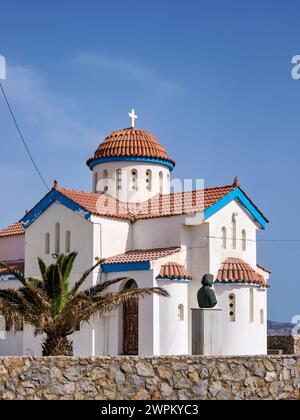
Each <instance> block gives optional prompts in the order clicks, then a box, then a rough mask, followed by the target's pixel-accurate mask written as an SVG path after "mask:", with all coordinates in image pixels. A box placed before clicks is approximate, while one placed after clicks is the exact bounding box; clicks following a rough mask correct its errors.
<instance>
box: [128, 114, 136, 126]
mask: <svg viewBox="0 0 300 420" xmlns="http://www.w3.org/2000/svg"><path fill="white" fill-rule="evenodd" d="M128 115H129V117H130V118H131V127H132V128H134V127H135V120H136V119H137V118H138V116H137V115H136V114H135V111H134V109H132V110H131V112H128Z"/></svg>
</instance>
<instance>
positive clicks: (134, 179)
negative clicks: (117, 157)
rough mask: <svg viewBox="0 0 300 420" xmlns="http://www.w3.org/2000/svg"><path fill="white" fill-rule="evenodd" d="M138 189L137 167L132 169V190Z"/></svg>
mask: <svg viewBox="0 0 300 420" xmlns="http://www.w3.org/2000/svg"><path fill="white" fill-rule="evenodd" d="M137 190H138V171H137V170H136V169H132V171H131V191H137Z"/></svg>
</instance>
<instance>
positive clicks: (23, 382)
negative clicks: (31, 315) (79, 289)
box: [0, 356, 300, 400]
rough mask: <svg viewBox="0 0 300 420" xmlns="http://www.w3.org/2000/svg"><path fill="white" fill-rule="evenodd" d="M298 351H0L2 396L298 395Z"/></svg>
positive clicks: (238, 397) (239, 397)
mask: <svg viewBox="0 0 300 420" xmlns="http://www.w3.org/2000/svg"><path fill="white" fill-rule="evenodd" d="M299 391H300V357H297V356H284V357H281V356H261V357H222V358H221V357H220V358H212V357H201V356H180V357H179V356H178V357H177V356H173V357H172V356H170V357H167V356H164V357H145V358H142V357H126V356H118V357H103V358H75V357H74V358H70V357H53V358H51V357H44V358H42V357H0V399H5V400H13V399H19V400H20V399H21V400H22V399H34V400H39V399H61V400H63V399H69V400H73V399H78V400H79V399H91V400H94V399H99V400H103V399H108V400H110V399H125V400H126V399H179V400H185V399H196V400H202V399H216V400H230V399H236V400H243V399H253V400H256V399H299Z"/></svg>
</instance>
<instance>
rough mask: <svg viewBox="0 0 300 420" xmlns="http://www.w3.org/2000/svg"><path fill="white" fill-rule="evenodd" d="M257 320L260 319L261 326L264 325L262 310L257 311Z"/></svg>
mask: <svg viewBox="0 0 300 420" xmlns="http://www.w3.org/2000/svg"><path fill="white" fill-rule="evenodd" d="M259 319H260V323H261V324H264V322H265V315H264V310H263V309H261V310H260V311H259Z"/></svg>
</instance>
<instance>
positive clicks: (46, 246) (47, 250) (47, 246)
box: [45, 232, 50, 254]
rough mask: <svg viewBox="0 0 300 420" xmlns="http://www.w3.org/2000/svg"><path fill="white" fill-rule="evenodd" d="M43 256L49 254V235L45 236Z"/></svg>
mask: <svg viewBox="0 0 300 420" xmlns="http://www.w3.org/2000/svg"><path fill="white" fill-rule="evenodd" d="M45 254H50V233H49V232H47V233H46V235H45Z"/></svg>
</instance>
